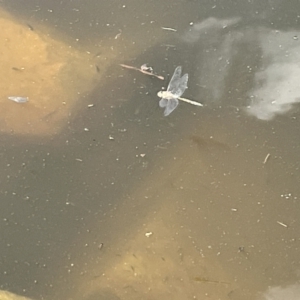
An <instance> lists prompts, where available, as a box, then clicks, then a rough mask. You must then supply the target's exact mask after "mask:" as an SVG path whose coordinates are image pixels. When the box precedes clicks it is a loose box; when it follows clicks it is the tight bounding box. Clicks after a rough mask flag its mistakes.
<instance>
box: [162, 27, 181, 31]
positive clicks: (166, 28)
mask: <svg viewBox="0 0 300 300" xmlns="http://www.w3.org/2000/svg"><path fill="white" fill-rule="evenodd" d="M161 29H163V30H169V31H174V32H176V31H177V30H176V29H174V28H171V27H162V28H161Z"/></svg>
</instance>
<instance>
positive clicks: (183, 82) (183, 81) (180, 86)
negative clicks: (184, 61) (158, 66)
mask: <svg viewBox="0 0 300 300" xmlns="http://www.w3.org/2000/svg"><path fill="white" fill-rule="evenodd" d="M188 79H189V75H188V74H184V75H183V76H182V77H181V78H180V79H179V81H178V83H177V86H176V90H173V91H172V94H173V95H174V97H175V98H178V97H180V96H181V95H182V94H183V93H184V91H185V90H186V89H187V82H188Z"/></svg>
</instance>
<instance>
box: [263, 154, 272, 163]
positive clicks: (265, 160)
mask: <svg viewBox="0 0 300 300" xmlns="http://www.w3.org/2000/svg"><path fill="white" fill-rule="evenodd" d="M270 156H271V154H270V153H268V154H267V156H266V157H265V159H264V161H263V164H264V165H265V164H266V163H267V161H268V160H269V158H270Z"/></svg>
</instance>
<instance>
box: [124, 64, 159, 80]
mask: <svg viewBox="0 0 300 300" xmlns="http://www.w3.org/2000/svg"><path fill="white" fill-rule="evenodd" d="M120 66H121V67H123V68H126V69H131V70H136V71H139V72H142V73H143V74H146V75H150V76H154V77H156V78H158V79H160V80H164V77H163V76H160V75H156V74H154V73H153V72H152V71H153V70H152V68H151V69H150V70H151V72H149V70H145V68H148V69H149V67H147V64H143V65H142V66H141V67H140V68H136V67H132V66H128V65H124V64H120Z"/></svg>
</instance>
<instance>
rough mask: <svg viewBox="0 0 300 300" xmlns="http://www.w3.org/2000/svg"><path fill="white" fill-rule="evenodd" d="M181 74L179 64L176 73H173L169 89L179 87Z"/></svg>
mask: <svg viewBox="0 0 300 300" xmlns="http://www.w3.org/2000/svg"><path fill="white" fill-rule="evenodd" d="M180 75H181V66H178V67H177V68H176V69H175V71H174V74H173V75H172V78H171V80H170V82H169V85H168V88H167V91H172V90H174V89H175V90H176V89H177V86H178V85H179V82H180Z"/></svg>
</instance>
